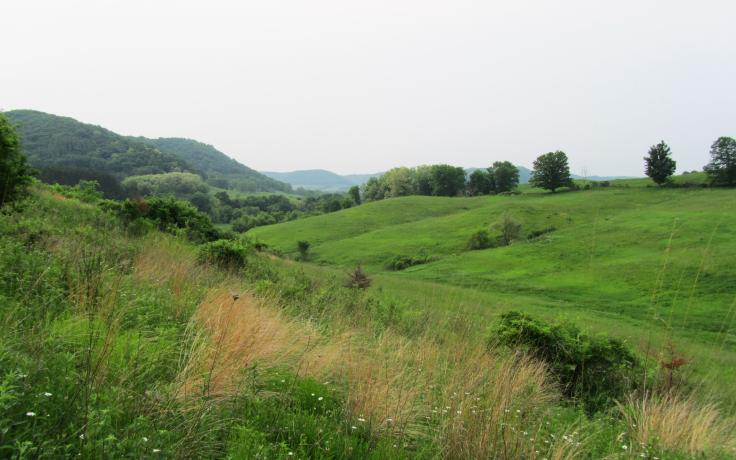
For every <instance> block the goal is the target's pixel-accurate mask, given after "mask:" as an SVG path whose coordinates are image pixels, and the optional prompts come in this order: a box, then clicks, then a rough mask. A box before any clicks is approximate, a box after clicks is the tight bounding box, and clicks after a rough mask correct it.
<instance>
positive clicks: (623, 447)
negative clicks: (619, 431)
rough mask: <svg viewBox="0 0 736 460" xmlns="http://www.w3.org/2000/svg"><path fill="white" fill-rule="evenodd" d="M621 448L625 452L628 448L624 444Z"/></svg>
mask: <svg viewBox="0 0 736 460" xmlns="http://www.w3.org/2000/svg"><path fill="white" fill-rule="evenodd" d="M621 448H622V449H623V450H627V449H628V448H629V446H627V445H626V444H624V445H623V446H621Z"/></svg>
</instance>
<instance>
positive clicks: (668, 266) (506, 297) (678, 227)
mask: <svg viewBox="0 0 736 460" xmlns="http://www.w3.org/2000/svg"><path fill="white" fill-rule="evenodd" d="M689 176H692V177H695V176H698V175H695V174H693V175H686V176H682V177H685V178H689ZM678 180H682V179H681V178H680V179H678ZM616 184H617V186H613V187H608V188H597V189H593V190H584V191H579V192H569V193H557V194H542V193H536V192H534V191H531V192H527V193H524V194H522V195H517V196H493V197H481V198H454V199H450V200H453V201H452V202H454V203H455V210H454V212H452V210H451V209H448V208H444V209H443V213H442V214H439V215H434V216H432V215H430V214H429V213H422V212H421V210H422V209H423V208H424V207H428V206H433V205H432V202H433V200H434V199H433V198H427V197H406V198H396V199H390V200H385V201H381V202H377V203H369V204H366V205H363V206H361V207H358V208H354V209H351V210H349V211H346V212H339V213H336V214H331V215H326V216H320V218H310V219H305V220H301V221H296V222H290V223H288V224H281V225H275V226H270V227H263V228H258V229H255V230H253V231H252V233H253V234H254V235H255V236H256V237H257V238H258V239H259V240H261V241H263V242H265V243H267V244H269V245H272V246H273V247H274V248H276V249H278V250H280V251H282V252H284V253H286V254H292V253H294V252H295V246H296V241H297V240H308V241H310V242H311V243H312V255H311V257H312V261H313V262H315V263H317V264H323V265H330V266H333V267H343V269H344V268H347V267H352V266H354V265H355V264H358V263H363V264H364V265H365V266H366V267H367V269H368V271H369V272H370V273H372V274H376V275H378V276H377V280H378V285H379V286H382V287H384V289H386V290H387V291H389V292H393V293H395V295H396V297H397V298H398V299H404V300H405V301H406V302H407V303H409V304H412V305H415V306H417V307H416V308H417V309H418V310H420V311H421V310H434V311H437V310H455V311H457V310H460V311H465V312H468V314H469V315H472V316H473V317H478V318H484V319H486V320H487V321H491V318H492V317H493V316H494V315H496V314H497V313H499V312H501V311H505V310H508V309H518V310H523V311H529V312H533V313H537V314H541V315H544V316H545V317H548V318H554V317H557V316H560V315H563V316H566V317H570V318H573V319H574V320H575V321H577V322H578V323H579V324H582V325H584V326H585V327H586V328H589V329H590V330H593V331H596V332H605V333H608V334H612V335H617V336H622V337H625V338H626V339H627V340H629V342H630V343H634V344H636V345H637V346H638V347H639V348H640V349H643V350H644V349H650V351H652V352H654V353H655V354H656V352H661V350H662V347H664V344H665V342H667V341H669V340H672V341H673V342H674V343H675V345H676V346H677V347H678V348H680V349H681V352H682V353H684V354H685V355H686V356H687V357H688V359H689V361H690V362H691V365H690V366H689V368H690V371H691V372H692V373H693V375H694V376H695V377H697V381H699V382H705V384H706V386H707V387H708V388H709V389H710V390H711V391H713V392H722V395H723V396H724V398H723V401H724V403H726V404H727V405H729V406H730V407H731V410H734V409H735V408H736V406H734V404H735V403H736V388H734V387H733V385H730V384H729V382H731V381H733V380H734V379H736V335H735V334H736V329H734V326H735V324H734V314H735V312H734V308H735V302H736V290H734V286H736V263H734V261H736V190H727V189H703V188H674V189H673V188H664V189H660V188H657V187H646V186H645V185H647V184H646V181H645V180H639V179H635V180H622V181H616ZM440 203H441V204H442V205H447V203H448V201H447V199H443V200H439V201H438V204H437V205H434V207H433V209H434V210H436V209H437V206H438V205H439V204H440ZM407 209H410V210H412V211H413V212H414V213H416V214H418V215H425V217H424V218H418V219H414V218H412V217H413V216H414V215H416V214H409V213H408V212H407ZM504 213H509V214H510V215H512V216H513V217H514V218H515V219H517V220H518V221H520V222H521V223H522V237H521V238H520V239H519V240H518V241H516V242H514V243H513V244H511V245H510V246H507V247H498V248H490V249H485V250H479V251H468V250H466V242H467V239H468V238H469V236H470V234H471V233H473V232H474V231H476V230H479V229H483V228H489V226H491V225H492V224H493V223H494V222H496V221H497V220H498V219H499V218H500V216H502V215H503V214H504ZM374 219H375V221H374ZM358 222H359V223H358ZM549 227H554V229H555V230H554V231H552V232H550V233H547V234H545V235H543V236H542V237H539V238H536V239H533V240H527V239H526V237H525V235H527V234H528V233H530V232H532V231H534V230H542V229H546V228H549ZM322 229H324V234H325V235H327V237H318V235H320V234H321V231H322ZM418 253H424V254H429V255H430V257H432V258H434V259H435V260H434V261H432V262H431V263H427V264H423V265H417V266H414V267H411V268H408V269H406V270H404V271H401V272H390V271H388V270H387V269H386V268H385V264H386V262H387V261H388V260H389V259H390V258H391V257H393V256H395V255H406V256H412V255H415V254H418ZM481 323H483V321H481Z"/></svg>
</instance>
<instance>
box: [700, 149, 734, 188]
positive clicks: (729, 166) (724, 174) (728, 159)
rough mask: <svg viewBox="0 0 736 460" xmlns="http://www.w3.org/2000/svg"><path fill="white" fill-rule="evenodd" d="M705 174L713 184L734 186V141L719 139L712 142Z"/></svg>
mask: <svg viewBox="0 0 736 460" xmlns="http://www.w3.org/2000/svg"><path fill="white" fill-rule="evenodd" d="M705 172H707V173H708V177H709V178H710V180H711V182H712V183H713V184H716V185H731V186H733V185H736V139H734V138H733V137H719V138H718V140H716V141H715V142H713V145H711V146H710V163H708V165H707V166H706V167H705Z"/></svg>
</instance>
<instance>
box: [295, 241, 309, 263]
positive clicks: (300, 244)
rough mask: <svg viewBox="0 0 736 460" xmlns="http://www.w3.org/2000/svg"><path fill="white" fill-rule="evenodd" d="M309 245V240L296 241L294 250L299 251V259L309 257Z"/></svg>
mask: <svg viewBox="0 0 736 460" xmlns="http://www.w3.org/2000/svg"><path fill="white" fill-rule="evenodd" d="M311 246H312V245H311V243H309V241H305V240H300V241H297V242H296V250H297V251H299V260H307V259H309V248H310V247H311Z"/></svg>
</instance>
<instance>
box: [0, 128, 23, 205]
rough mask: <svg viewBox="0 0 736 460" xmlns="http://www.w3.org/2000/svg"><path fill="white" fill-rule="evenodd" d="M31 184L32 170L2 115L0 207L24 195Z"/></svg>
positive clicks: (18, 141) (12, 129)
mask: <svg viewBox="0 0 736 460" xmlns="http://www.w3.org/2000/svg"><path fill="white" fill-rule="evenodd" d="M30 183H31V169H30V168H29V167H28V165H27V164H26V157H25V155H23V152H22V151H21V146H20V140H19V139H18V135H17V134H16V132H15V129H14V128H13V127H12V126H11V124H10V122H9V121H8V119H7V118H6V117H5V115H3V114H1V113H0V206H3V205H4V204H5V203H10V202H11V201H14V200H16V199H17V198H18V197H20V196H21V195H23V193H25V190H26V187H27V186H28V185H29V184H30Z"/></svg>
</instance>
